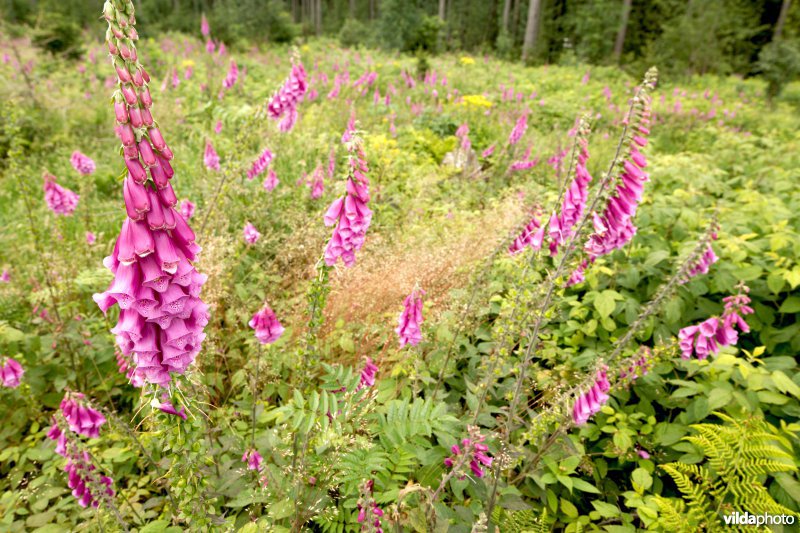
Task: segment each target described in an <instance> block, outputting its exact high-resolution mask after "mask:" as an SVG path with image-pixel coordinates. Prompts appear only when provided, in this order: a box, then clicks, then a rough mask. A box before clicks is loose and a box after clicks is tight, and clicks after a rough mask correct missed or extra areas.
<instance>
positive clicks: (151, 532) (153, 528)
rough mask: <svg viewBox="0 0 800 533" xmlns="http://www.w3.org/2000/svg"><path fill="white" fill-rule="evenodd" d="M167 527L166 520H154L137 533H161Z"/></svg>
mask: <svg viewBox="0 0 800 533" xmlns="http://www.w3.org/2000/svg"><path fill="white" fill-rule="evenodd" d="M168 527H169V522H168V521H167V520H155V521H153V522H150V523H149V524H147V525H146V526H144V527H143V528H142V529H140V530H139V533H163V532H164V531H166V530H167V528H168Z"/></svg>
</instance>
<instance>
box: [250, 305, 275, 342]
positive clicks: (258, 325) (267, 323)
mask: <svg viewBox="0 0 800 533" xmlns="http://www.w3.org/2000/svg"><path fill="white" fill-rule="evenodd" d="M248 325H249V326H250V327H251V328H253V329H254V330H256V338H257V339H258V342H260V343H261V344H272V343H273V342H275V341H277V340H278V339H279V338H280V336H281V335H283V326H282V325H281V323H280V321H279V320H278V317H277V316H276V315H275V311H273V310H272V308H270V306H269V305H268V304H266V303H265V304H264V307H262V308H261V309H259V311H258V312H257V313H256V314H255V315H253V318H251V319H250V322H249V323H248Z"/></svg>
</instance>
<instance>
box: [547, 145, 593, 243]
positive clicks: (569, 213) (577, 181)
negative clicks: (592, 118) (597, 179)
mask: <svg viewBox="0 0 800 533" xmlns="http://www.w3.org/2000/svg"><path fill="white" fill-rule="evenodd" d="M577 142H578V146H579V147H580V151H579V152H578V160H577V161H576V163H575V178H574V179H573V180H572V183H570V185H569V188H568V189H567V192H566V193H565V194H564V199H563V200H562V202H561V212H560V213H559V214H558V215H556V214H555V213H553V215H552V216H551V217H550V223H549V225H548V230H547V233H548V235H549V237H550V253H551V254H552V255H555V254H556V253H557V251H558V247H559V246H564V245H565V244H566V243H567V242H569V240H570V238H571V237H572V236H573V235H574V233H575V225H576V224H577V223H578V221H579V220H580V219H581V217H582V216H583V212H584V210H585V209H586V200H587V199H588V198H589V182H591V181H592V175H591V174H589V170H588V169H587V168H586V161H587V160H588V159H589V150H588V142H587V140H586V138H585V136H581V137H580V138H579V139H578V141H577Z"/></svg>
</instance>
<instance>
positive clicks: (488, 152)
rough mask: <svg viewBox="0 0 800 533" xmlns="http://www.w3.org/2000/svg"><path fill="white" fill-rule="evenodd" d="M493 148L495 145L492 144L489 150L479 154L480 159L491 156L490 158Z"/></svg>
mask: <svg viewBox="0 0 800 533" xmlns="http://www.w3.org/2000/svg"><path fill="white" fill-rule="evenodd" d="M494 147H495V145H494V144H493V145H491V146H490V147H489V148H487V149H486V150H484V151H483V152H482V153H481V157H482V158H483V159H486V158H487V157H491V156H492V154H493V153H494Z"/></svg>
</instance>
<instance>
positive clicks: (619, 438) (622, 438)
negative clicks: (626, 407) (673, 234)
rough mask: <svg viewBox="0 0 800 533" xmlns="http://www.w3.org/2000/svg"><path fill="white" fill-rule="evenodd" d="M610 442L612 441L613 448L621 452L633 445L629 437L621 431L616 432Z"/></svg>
mask: <svg viewBox="0 0 800 533" xmlns="http://www.w3.org/2000/svg"><path fill="white" fill-rule="evenodd" d="M611 440H613V441H614V446H616V447H617V448H619V449H620V450H621V451H623V452H624V451H625V450H627V449H628V448H630V447H631V446H632V445H633V441H631V438H630V436H628V434H627V433H624V432H622V431H617V432H616V433H615V434H614V437H613V438H612V439H611Z"/></svg>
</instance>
